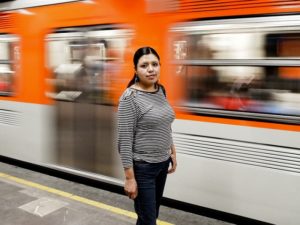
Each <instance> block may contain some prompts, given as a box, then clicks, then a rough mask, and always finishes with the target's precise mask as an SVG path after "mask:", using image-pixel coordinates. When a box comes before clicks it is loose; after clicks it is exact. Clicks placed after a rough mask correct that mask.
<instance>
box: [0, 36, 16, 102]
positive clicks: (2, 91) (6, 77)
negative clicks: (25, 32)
mask: <svg viewBox="0 0 300 225" xmlns="http://www.w3.org/2000/svg"><path fill="white" fill-rule="evenodd" d="M19 56H20V54H19V46H18V38H17V37H16V36H14V35H0V96H11V95H12V94H13V92H14V80H15V73H16V70H17V68H18V66H19V65H18V64H19V63H18V62H19Z"/></svg>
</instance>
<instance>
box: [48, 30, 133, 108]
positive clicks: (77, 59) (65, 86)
mask: <svg viewBox="0 0 300 225" xmlns="http://www.w3.org/2000/svg"><path fill="white" fill-rule="evenodd" d="M130 38H131V31H130V30H129V29H118V28H116V27H113V26H95V27H84V28H64V29H59V30H57V31H56V32H55V33H53V34H49V35H48V37H47V46H48V53H47V54H48V67H49V69H50V70H51V71H52V74H53V79H52V80H51V83H52V84H54V86H55V92H54V93H47V94H48V96H50V97H52V98H55V99H57V100H67V101H75V100H79V99H80V100H83V101H92V102H94V103H100V104H111V103H112V99H111V97H112V96H111V91H110V90H111V89H112V83H113V82H114V79H116V74H117V72H118V69H119V68H120V65H121V64H122V63H123V61H124V54H125V50H126V48H127V45H128V41H129V39H130Z"/></svg>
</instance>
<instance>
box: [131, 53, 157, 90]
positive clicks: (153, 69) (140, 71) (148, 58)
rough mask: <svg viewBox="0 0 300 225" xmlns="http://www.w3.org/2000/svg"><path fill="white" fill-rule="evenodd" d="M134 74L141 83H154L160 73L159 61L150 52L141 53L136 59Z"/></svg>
mask: <svg viewBox="0 0 300 225" xmlns="http://www.w3.org/2000/svg"><path fill="white" fill-rule="evenodd" d="M136 74H137V76H138V78H139V82H140V83H141V84H142V85H145V86H150V85H154V84H155V83H156V82H157V81H158V79H159V75H160V63H159V60H158V58H157V57H156V56H155V55H153V54H151V53H150V54H148V55H143V56H142V57H141V58H140V59H139V61H138V64H137V67H136Z"/></svg>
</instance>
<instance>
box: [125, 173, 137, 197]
mask: <svg viewBox="0 0 300 225" xmlns="http://www.w3.org/2000/svg"><path fill="white" fill-rule="evenodd" d="M124 190H125V193H126V195H127V196H128V197H129V198H130V199H135V198H136V197H137V195H138V189H137V183H136V180H135V178H129V179H128V178H126V180H125V186H124Z"/></svg>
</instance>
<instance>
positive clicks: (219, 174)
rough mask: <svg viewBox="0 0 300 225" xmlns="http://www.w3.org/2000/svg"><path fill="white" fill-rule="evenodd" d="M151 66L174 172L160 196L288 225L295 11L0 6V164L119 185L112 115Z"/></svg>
mask: <svg viewBox="0 0 300 225" xmlns="http://www.w3.org/2000/svg"><path fill="white" fill-rule="evenodd" d="M141 46H152V47H153V48H155V49H157V51H158V53H159V54H160V56H161V64H162V71H161V78H160V81H159V82H160V83H161V84H163V85H164V86H165V89H166V92H167V98H168V99H169V101H170V103H171V104H172V106H173V108H174V110H175V112H176V119H175V121H174V123H173V127H172V130H173V139H174V142H175V146H176V149H177V160H178V168H177V171H176V173H175V174H172V175H170V176H169V177H168V181H167V185H166V190H165V197H167V198H169V199H173V200H176V201H179V202H184V203H188V204H191V205H194V206H199V207H202V208H206V209H212V210H216V211H218V212H224V213H228V214H233V215H237V216H241V217H246V218H250V219H253V220H257V221H262V222H266V223H270V224H279V225H280V224H281V225H298V224H300V211H299V209H300V192H299V190H300V133H299V132H300V126H299V125H300V1H290V0H281V1H278V0H247V1H241V0H214V1H209V0H202V1H198V0H144V1H143V0H136V1H118V0H82V1H80V0H77V1H74V0H55V1H53V0H52V1H50V0H49V1H48V0H44V1H38V0H29V1H22V0H12V1H5V2H2V3H0V143H1V145H0V146H1V147H0V154H1V156H2V157H7V158H11V159H15V160H20V161H23V162H28V163H32V164H35V165H39V166H43V167H47V168H52V169H56V170H60V171H65V172H68V173H71V174H76V175H80V176H83V177H89V178H92V179H96V180H101V181H104V182H107V183H110V184H116V185H122V182H123V181H122V180H123V169H122V165H121V162H120V159H119V155H118V150H117V145H116V140H117V134H116V124H117V120H116V118H117V106H118V100H119V97H120V95H121V94H122V92H123V90H124V89H125V88H126V85H127V83H128V81H129V80H130V78H131V77H132V76H133V73H134V69H133V63H132V57H133V54H134V51H135V50H136V49H137V48H139V47H141Z"/></svg>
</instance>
